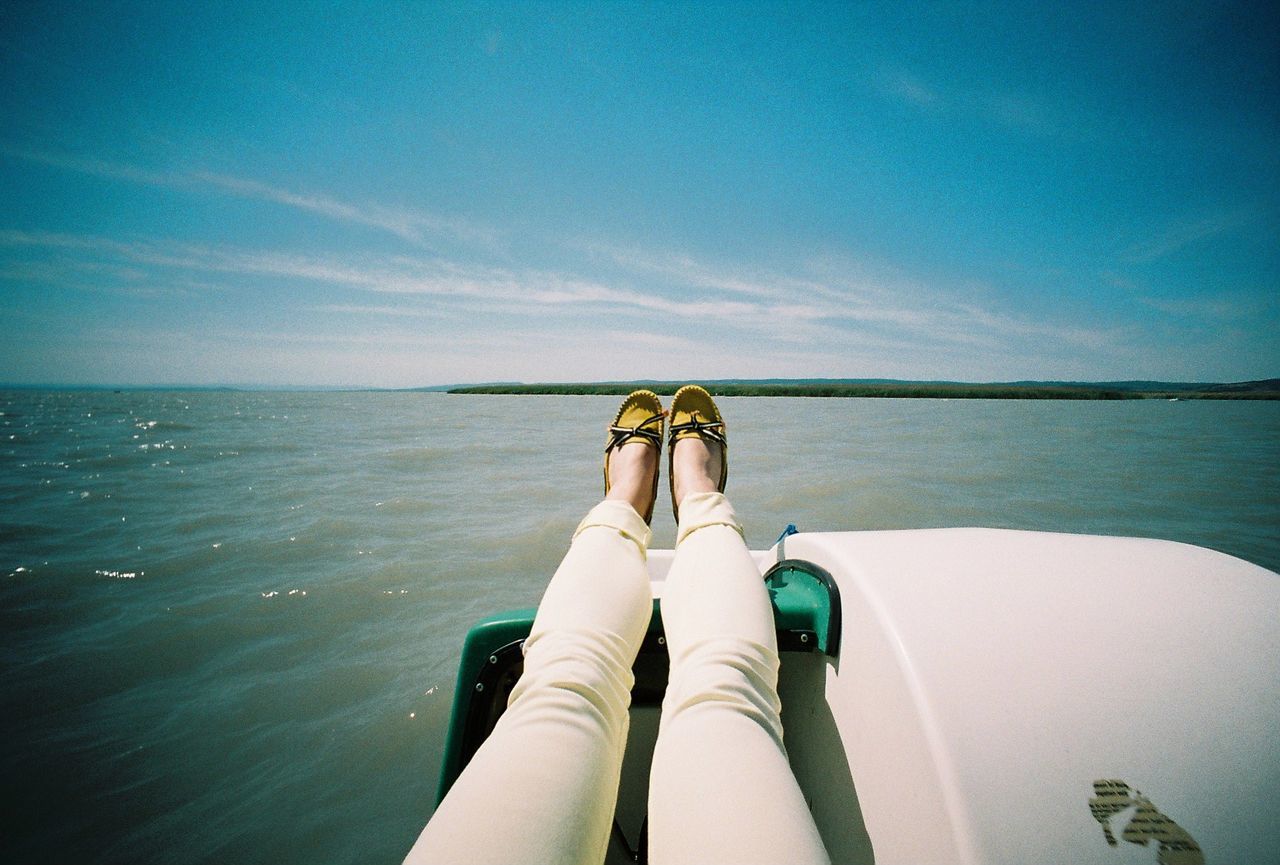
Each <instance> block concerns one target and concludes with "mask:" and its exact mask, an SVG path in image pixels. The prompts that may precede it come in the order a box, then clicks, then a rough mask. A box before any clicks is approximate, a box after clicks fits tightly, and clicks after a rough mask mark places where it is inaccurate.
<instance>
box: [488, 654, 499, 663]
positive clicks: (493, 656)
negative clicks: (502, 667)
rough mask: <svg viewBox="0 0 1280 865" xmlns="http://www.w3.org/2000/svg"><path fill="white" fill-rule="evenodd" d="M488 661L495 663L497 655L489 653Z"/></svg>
mask: <svg viewBox="0 0 1280 865" xmlns="http://www.w3.org/2000/svg"><path fill="white" fill-rule="evenodd" d="M489 663H490V664H496V663H498V656H497V655H490V656H489Z"/></svg>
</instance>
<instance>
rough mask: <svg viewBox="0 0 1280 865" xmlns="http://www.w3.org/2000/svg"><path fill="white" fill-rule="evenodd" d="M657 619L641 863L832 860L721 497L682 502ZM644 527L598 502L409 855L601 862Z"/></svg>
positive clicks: (635, 620)
mask: <svg viewBox="0 0 1280 865" xmlns="http://www.w3.org/2000/svg"><path fill="white" fill-rule="evenodd" d="M680 514H681V522H680V526H679V530H678V532H677V536H676V553H675V558H674V560H673V562H672V565H671V571H670V573H669V574H668V576H667V583H666V588H665V591H664V597H663V599H662V617H663V624H664V627H665V630H666V637H667V647H668V650H669V652H670V655H671V677H670V680H669V682H668V685H667V694H666V699H665V700H664V701H663V705H662V718H661V721H660V724H659V733H658V741H657V744H656V746H655V749H654V755H653V768H652V772H651V775H650V782H649V851H650V852H649V858H650V861H651V862H653V863H655V865H664V863H755V862H760V863H766V862H768V863H782V862H786V863H797V865H807V863H822V862H827V861H828V858H827V854H826V851H825V849H824V848H823V845H822V839H821V838H820V837H819V836H818V831H817V828H816V827H815V826H814V823H813V818H812V817H811V816H810V814H809V809H808V807H807V806H806V804H805V801H804V798H803V796H802V795H801V793H800V788H799V787H798V786H797V784H796V780H795V776H794V775H793V774H792V772H791V767H790V765H789V764H788V763H787V756H786V752H785V751H784V750H783V746H782V724H781V722H780V720H779V718H778V712H779V708H780V706H779V702H778V694H777V680H778V653H777V644H776V639H775V634H774V623H773V613H772V610H771V608H770V606H769V596H768V592H767V590H766V589H765V587H764V583H763V581H762V580H761V578H760V572H759V570H758V569H757V568H756V565H755V562H754V560H753V559H752V558H751V554H750V553H749V552H748V550H747V546H746V543H745V541H744V540H743V537H742V528H741V526H740V525H739V524H738V521H737V517H736V516H735V515H734V512H733V508H732V507H731V506H730V505H729V502H728V500H727V499H726V498H725V497H724V495H723V494H721V493H695V494H692V495H690V496H687V497H686V498H685V500H684V501H683V502H682V503H681V505H680ZM649 539H650V532H649V527H648V526H646V525H645V524H644V521H643V520H642V519H641V518H640V516H639V515H638V514H637V513H636V512H635V510H634V509H633V508H632V507H631V506H630V505H628V504H626V503H624V502H617V501H604V502H601V503H600V504H599V505H597V506H596V507H594V508H592V509H591V511H590V512H589V513H588V514H587V516H586V518H585V519H584V520H583V521H582V523H581V524H580V525H579V526H578V529H577V531H576V532H575V533H574V539H573V543H572V545H571V546H570V547H569V552H568V553H567V554H566V555H565V558H564V561H563V562H562V563H561V564H560V567H559V569H557V571H556V573H555V576H554V577H552V579H551V583H550V585H548V586H547V591H546V594H545V595H543V598H542V603H541V604H540V605H539V607H538V614H537V617H536V618H535V619H534V623H533V631H532V633H531V634H530V635H529V639H528V640H527V641H526V642H525V649H524V650H525V666H524V674H523V675H522V676H521V677H520V681H519V682H518V683H517V684H516V687H515V689H514V690H513V691H512V693H511V700H510V703H509V705H508V708H507V711H506V712H505V713H504V714H503V716H502V718H501V719H500V720H499V721H498V725H497V727H496V728H495V729H494V731H493V733H492V734H491V735H490V736H489V738H488V739H487V740H486V741H485V742H484V744H483V745H482V746H481V747H480V749H479V750H478V751H477V752H476V754H475V756H474V757H473V758H472V760H471V762H470V764H468V766H467V768H466V769H465V770H464V771H463V773H462V775H461V776H460V777H459V778H458V780H457V782H456V783H455V784H454V785H453V788H452V789H451V790H450V791H449V794H448V795H447V796H446V797H445V799H444V801H443V802H441V803H440V807H439V808H438V809H436V813H435V815H434V816H433V817H432V818H431V822H429V823H428V824H427V827H426V828H425V829H424V830H423V831H422V834H421V835H420V836H419V837H418V841H417V843H416V844H415V845H414V847H413V849H412V850H411V851H410V852H409V856H408V858H407V859H406V860H405V861H406V862H408V863H494V865H500V863H501V865H510V863H547V865H551V863H556V865H560V863H584V865H585V863H591V865H599V863H601V862H602V861H603V860H604V856H605V851H606V848H607V845H608V841H609V831H610V827H611V825H612V822H613V809H614V804H615V802H616V800H617V793H618V776H619V772H620V771H621V767H622V755H623V751H624V750H625V748H626V742H627V725H628V714H627V708H628V706H629V704H630V700H631V686H632V683H633V678H632V673H631V665H632V664H633V663H634V662H635V658H636V654H637V653H638V652H639V649H640V643H641V641H642V640H643V638H644V634H645V630H646V629H647V627H648V624H649V616H650V612H651V609H652V598H651V593H650V587H649V572H648V568H647V567H646V566H645V553H646V550H647V548H648V544H649Z"/></svg>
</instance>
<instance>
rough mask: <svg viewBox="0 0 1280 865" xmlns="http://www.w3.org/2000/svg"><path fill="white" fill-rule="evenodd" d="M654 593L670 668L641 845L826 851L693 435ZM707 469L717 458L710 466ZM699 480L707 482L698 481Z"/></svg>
mask: <svg viewBox="0 0 1280 865" xmlns="http://www.w3.org/2000/svg"><path fill="white" fill-rule="evenodd" d="M676 446H677V447H678V448H681V449H688V450H691V451H697V450H698V449H701V451H700V452H699V453H698V454H697V456H698V459H697V460H696V461H695V462H694V463H692V465H694V466H695V468H696V467H697V466H698V465H706V466H708V467H709V468H708V471H707V472H706V477H705V479H704V478H702V477H699V478H698V479H697V480H696V481H694V482H692V483H689V484H686V485H685V486H686V488H691V489H693V490H695V491H691V492H688V493H684V494H682V491H681V489H680V487H681V477H680V472H681V471H682V466H683V467H684V469H683V470H685V471H689V470H690V469H689V468H688V466H689V465H691V464H690V463H687V462H685V461H683V460H682V459H681V457H682V454H681V453H680V452H679V451H677V452H676V455H675V456H676V458H675V466H676V469H675V470H676V472H677V476H676V479H675V480H676V484H677V500H678V501H679V502H680V526H679V531H678V533H677V538H676V555H675V559H674V561H673V562H672V565H671V571H670V573H669V574H668V576H667V582H666V588H665V590H664V593H663V598H662V618H663V623H664V626H665V629H666V636H667V647H668V649H669V651H670V654H671V678H670V681H669V683H668V685H667V695H666V699H665V700H664V702H663V706H662V720H661V726H660V727H659V734H658V742H657V746H656V748H655V750H654V757H653V769H652V774H651V777H650V782H649V843H650V857H651V860H652V861H653V862H654V863H655V865H665V863H676V862H689V863H693V862H698V863H754V862H772V863H777V862H787V863H818V862H827V861H829V860H828V857H827V853H826V850H825V848H824V847H823V844H822V839H821V837H820V836H819V835H818V830H817V828H816V827H815V826H814V823H813V818H812V816H811V815H810V813H809V808H808V806H807V805H806V803H805V801H804V796H803V795H802V794H801V792H800V788H799V786H798V785H797V784H796V780H795V775H794V774H793V773H792V771H791V767H790V764H789V763H788V762H787V755H786V751H785V750H784V749H783V744H782V724H781V721H780V720H779V715H778V713H779V711H780V704H779V701H778V692H777V681H778V652H777V640H776V636H775V632H774V623H773V612H772V609H771V607H770V605H769V596H768V591H767V589H765V587H764V582H763V580H762V579H761V575H760V571H759V570H758V569H757V568H756V564H755V562H754V560H753V559H752V558H751V554H750V553H749V552H748V550H747V545H746V542H745V541H744V540H743V537H742V528H741V526H740V525H739V524H738V520H737V517H736V516H735V515H734V512H733V508H732V507H731V506H730V504H729V502H728V500H727V499H726V498H725V497H724V495H723V494H722V493H718V492H714V490H715V483H714V482H710V479H711V478H718V477H719V468H718V464H716V463H715V462H714V458H715V453H714V446H713V449H712V450H711V451H710V452H708V449H707V445H706V444H705V443H703V442H702V441H700V440H690V439H684V440H681V441H679V442H677V444H676ZM711 469H714V470H711ZM704 481H705V482H704Z"/></svg>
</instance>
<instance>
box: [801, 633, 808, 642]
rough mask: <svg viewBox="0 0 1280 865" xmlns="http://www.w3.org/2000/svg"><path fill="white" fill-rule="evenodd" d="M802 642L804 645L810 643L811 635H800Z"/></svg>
mask: <svg viewBox="0 0 1280 865" xmlns="http://www.w3.org/2000/svg"><path fill="white" fill-rule="evenodd" d="M800 642H802V643H807V642H809V635H808V634H801V635H800Z"/></svg>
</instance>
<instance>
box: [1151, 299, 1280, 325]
mask: <svg viewBox="0 0 1280 865" xmlns="http://www.w3.org/2000/svg"><path fill="white" fill-rule="evenodd" d="M1138 300H1139V302H1141V303H1142V304H1144V305H1145V306H1148V307H1150V308H1152V309H1155V310H1159V311H1160V312H1163V313H1165V314H1166V315H1172V316H1178V317H1185V318H1193V319H1205V320H1211V321H1219V322H1229V321H1244V320H1248V319H1253V318H1257V317H1260V316H1264V315H1268V314H1270V315H1275V314H1276V313H1277V311H1278V310H1280V301H1277V299H1276V298H1274V297H1272V296H1270V295H1264V294H1259V293H1252V292H1224V293H1219V294H1212V295H1203V296H1198V297H1151V296H1147V297H1141V298H1139V299H1138Z"/></svg>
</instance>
